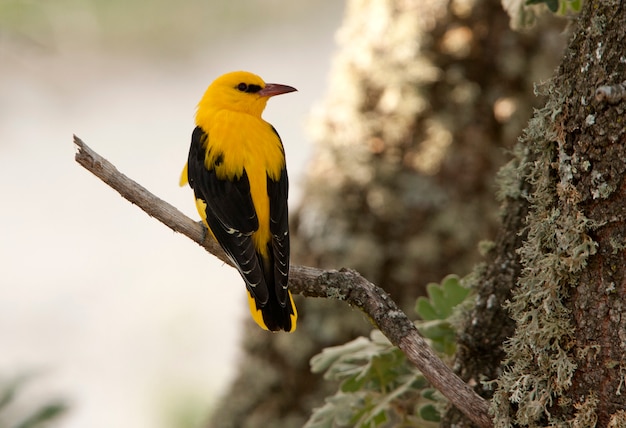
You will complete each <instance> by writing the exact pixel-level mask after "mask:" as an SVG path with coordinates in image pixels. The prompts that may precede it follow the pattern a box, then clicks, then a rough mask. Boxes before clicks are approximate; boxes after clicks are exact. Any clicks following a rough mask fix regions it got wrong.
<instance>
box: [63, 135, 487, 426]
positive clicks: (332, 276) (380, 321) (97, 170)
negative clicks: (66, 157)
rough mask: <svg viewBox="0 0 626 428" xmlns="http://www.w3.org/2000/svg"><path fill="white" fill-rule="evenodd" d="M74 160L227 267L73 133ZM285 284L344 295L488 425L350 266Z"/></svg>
mask: <svg viewBox="0 0 626 428" xmlns="http://www.w3.org/2000/svg"><path fill="white" fill-rule="evenodd" d="M74 144H76V147H77V152H76V156H75V159H76V162H78V163H79V164H81V165H82V166H83V167H84V168H86V169H87V170H89V171H90V172H91V173H93V174H94V175H95V176H97V177H98V178H100V179H101V180H102V181H104V182H105V183H106V184H108V185H109V186H110V187H112V188H113V189H115V190H116V191H117V192H119V194H120V195H122V196H123V197H124V198H125V199H127V200H128V201H130V202H132V203H133V204H135V205H137V206H138V207H139V208H141V209H142V210H143V211H145V212H146V213H147V214H148V215H149V216H151V217H154V218H156V219H157V220H159V221H160V222H162V223H163V224H165V225H166V226H168V227H169V228H170V229H172V230H173V231H174V232H178V233H182V234H183V235H185V236H187V237H188V238H189V239H191V240H192V241H194V242H196V243H197V244H199V245H200V246H201V247H203V248H204V249H205V250H207V251H208V252H209V253H211V254H213V255H214V256H216V257H217V258H219V259H220V260H222V261H223V262H224V263H227V264H229V265H231V266H232V262H231V261H230V260H229V259H228V257H227V256H226V254H225V253H224V251H223V250H222V249H221V247H220V246H219V244H217V242H215V241H214V240H213V239H211V238H210V235H209V234H207V233H206V229H205V227H204V226H203V225H202V224H201V223H199V222H195V221H193V220H191V219H190V218H189V217H187V216H185V215H184V214H183V213H181V212H180V211H179V210H177V209H176V208H174V207H173V206H172V205H170V204H169V203H167V202H165V201H163V200H162V199H159V198H158V197H156V196H154V195H153V194H152V193H150V192H149V191H148V190H147V189H145V188H144V187H142V186H141V185H139V184H138V183H136V182H135V181H133V180H131V179H130V178H128V177H126V176H125V175H124V174H122V173H121V172H119V171H118V170H117V168H115V166H113V165H112V164H111V163H110V162H109V161H107V160H106V159H104V158H103V157H102V156H100V155H99V154H97V153H96V152H94V151H93V150H92V149H91V148H89V146H87V145H86V144H85V143H84V142H83V141H82V140H81V139H80V138H78V137H77V136H74ZM289 287H290V289H291V290H292V291H293V292H294V293H299V294H302V295H304V296H307V297H322V298H327V299H337V300H344V301H345V302H346V303H348V304H349V305H352V306H356V307H358V308H359V309H361V310H362V311H363V312H365V313H366V314H367V315H368V316H369V317H370V319H371V320H372V322H373V323H374V324H375V325H376V327H377V328H378V329H379V330H380V331H381V332H382V333H383V334H384V335H385V336H386V337H387V338H388V339H389V340H390V341H391V343H393V344H394V345H395V346H397V347H398V348H400V349H401V350H402V351H403V352H404V353H405V355H406V357H407V358H408V360H409V361H410V362H411V363H412V364H414V365H415V366H416V367H417V368H418V369H419V370H420V371H421V372H422V374H423V375H424V377H425V378H426V379H428V381H429V382H430V383H431V384H432V385H433V386H434V387H435V388H437V389H438V390H439V391H440V392H441V393H442V394H443V395H444V396H445V397H446V398H447V399H448V400H450V403H452V404H453V405H454V406H456V407H457V408H458V409H459V410H461V411H462V412H463V413H464V414H465V415H466V416H467V417H468V418H470V419H471V420H472V421H473V422H474V423H475V424H477V425H478V426H480V427H485V428H487V427H493V423H492V421H491V417H490V416H489V411H488V405H487V402H486V401H485V400H484V399H483V398H482V397H480V396H479V395H478V394H476V393H475V392H474V391H473V390H472V389H471V388H470V387H469V386H468V385H467V384H466V383H465V382H463V381H462V380H461V379H460V378H459V377H458V376H456V375H455V374H454V373H453V372H452V370H450V368H449V367H448V366H446V365H445V364H444V363H443V361H441V359H440V358H439V357H437V355H436V354H435V353H434V351H433V350H432V349H431V348H430V347H429V346H428V344H427V343H426V341H425V340H424V339H423V338H422V337H421V336H420V334H419V332H418V331H417V328H416V327H415V324H413V322H412V321H411V320H410V319H409V318H408V317H407V316H406V314H404V312H402V311H401V310H400V309H399V308H398V306H397V305H396V303H395V302H394V301H393V300H392V299H391V297H390V296H389V295H388V294H387V293H386V292H385V291H384V290H383V289H381V288H380V287H377V286H376V285H374V284H372V283H371V282H369V281H368V280H366V279H365V278H363V277H362V276H361V275H360V274H359V273H358V272H355V271H353V270H350V269H341V270H322V269H317V268H312V267H307V266H291V270H290V271H289Z"/></svg>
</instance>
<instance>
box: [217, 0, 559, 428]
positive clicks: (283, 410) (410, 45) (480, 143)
mask: <svg viewBox="0 0 626 428" xmlns="http://www.w3.org/2000/svg"><path fill="white" fill-rule="evenodd" d="M508 23H509V18H508V17H507V16H506V14H505V13H504V12H503V11H502V9H501V6H500V5H499V3H498V2H497V1H496V0H476V1H449V0H428V1H423V0H421V1H417V0H408V1H407V0H350V1H349V2H348V7H347V11H346V16H345V21H344V23H343V25H342V28H341V30H340V32H339V41H340V45H341V46H340V50H339V53H338V55H337V57H336V59H335V65H334V68H333V70H332V74H331V83H330V86H329V91H328V97H327V99H326V100H325V101H324V103H323V105H322V106H321V107H319V108H318V109H317V112H316V113H315V114H314V115H313V118H312V121H311V122H312V124H311V130H312V133H313V135H314V139H315V142H316V153H315V156H314V159H313V161H312V162H311V165H310V168H309V171H308V175H307V177H306V181H305V191H304V195H305V196H304V197H303V202H302V205H301V207H300V209H298V210H297V211H296V212H295V213H294V215H293V216H292V223H291V231H292V236H293V239H292V254H293V260H294V261H295V262H296V263H300V264H305V265H313V266H319V267H323V268H340V267H349V268H353V269H355V270H358V271H359V272H361V273H362V274H363V275H364V276H365V277H366V278H368V279H369V280H370V281H372V282H374V283H376V284H378V285H380V286H381V287H383V288H384V289H385V290H386V291H387V292H389V293H390V294H391V296H392V297H393V298H394V300H396V301H397V302H398V303H399V304H400V306H401V307H402V308H403V309H404V310H405V311H408V312H410V311H411V310H412V307H413V305H414V302H415V299H416V298H417V297H418V296H419V295H421V294H423V292H424V289H425V286H426V284H428V283H429V282H432V281H437V282H438V281H440V280H441V279H442V278H443V277H444V276H445V275H447V274H449V273H457V274H459V275H464V274H466V273H468V272H469V271H470V270H471V267H472V266H473V265H474V263H476V261H478V260H479V259H480V256H479V254H478V251H477V244H478V242H479V241H480V240H482V239H486V238H489V237H493V235H494V232H495V229H496V226H495V225H496V224H497V202H496V201H495V198H494V196H493V193H494V191H493V187H492V182H493V177H494V175H495V172H496V171H497V169H498V168H499V166H500V165H501V164H502V163H503V162H504V159H505V150H506V149H507V148H511V147H512V146H513V143H514V141H515V139H516V138H517V136H518V135H519V132H520V130H521V129H522V127H523V125H524V123H525V122H526V120H527V118H528V117H529V116H530V112H531V109H532V106H533V104H534V103H537V99H536V98H535V97H534V96H533V95H532V84H533V83H532V82H534V81H536V80H540V79H542V78H543V77H547V76H549V75H550V74H551V71H552V70H553V68H554V66H555V63H553V62H552V61H553V60H554V58H558V55H555V54H554V52H555V51H556V52H559V36H558V31H550V30H548V29H547V27H544V28H543V29H542V31H538V32H536V33H534V34H520V33H515V32H513V31H511V30H510V29H509V26H508ZM296 303H297V305H298V307H299V313H300V314H301V319H300V320H299V326H298V332H297V333H296V334H295V335H291V336H288V337H286V336H282V335H279V336H268V335H265V334H263V333H262V332H258V331H257V330H255V329H246V333H245V338H244V340H243V347H244V356H243V357H242V362H241V365H240V368H239V374H238V377H237V379H236V381H235V383H234V384H233V386H232V388H231V389H230V391H229V392H228V393H227V395H226V396H225V397H224V399H223V400H222V402H221V403H222V404H221V405H220V407H219V409H218V410H217V411H216V413H215V415H214V417H213V418H212V420H211V422H210V426H215V427H230V426H232V427H235V426H237V427H258V426H263V425H268V426H273V427H292V426H301V425H302V424H303V422H304V421H305V420H306V419H307V418H308V416H309V414H310V411H311V409H312V408H313V407H315V406H319V405H321V404H322V400H323V397H324V396H326V395H328V393H329V392H330V391H333V390H334V389H335V385H331V384H329V383H328V382H326V381H324V380H322V379H321V378H319V377H313V376H312V375H311V374H310V373H309V364H308V361H309V359H310V357H312V356H313V355H314V354H316V353H318V352H319V351H320V350H321V349H322V348H324V347H326V346H331V345H336V344H339V343H344V342H346V341H347V340H349V339H352V338H353V337H355V336H356V335H360V334H366V333H367V331H368V330H369V329H370V328H371V324H370V323H369V322H368V321H367V320H366V319H364V317H363V316H362V315H360V314H359V313H357V312H356V311H353V312H351V313H349V312H348V313H347V312H346V311H345V308H344V307H342V306H341V305H335V304H332V303H331V302H329V301H327V300H323V301H316V300H314V299H306V300H305V301H303V300H300V299H299V300H298V301H297V302H296ZM498 343H499V342H498ZM259 373H262V374H261V375H260V374H259Z"/></svg>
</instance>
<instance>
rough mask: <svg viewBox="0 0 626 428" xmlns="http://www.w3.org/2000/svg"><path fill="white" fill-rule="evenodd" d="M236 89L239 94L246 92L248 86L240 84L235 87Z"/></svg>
mask: <svg viewBox="0 0 626 428" xmlns="http://www.w3.org/2000/svg"><path fill="white" fill-rule="evenodd" d="M237 89H238V90H240V91H241V92H246V90H247V89H248V85H246V84H245V83H243V82H242V83H240V84H238V85H237Z"/></svg>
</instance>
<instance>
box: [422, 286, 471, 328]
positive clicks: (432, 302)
mask: <svg viewBox="0 0 626 428" xmlns="http://www.w3.org/2000/svg"><path fill="white" fill-rule="evenodd" d="M426 291H427V293H428V298H426V297H420V298H419V299H417V303H416V306H415V311H416V312H417V314H418V315H419V316H420V317H421V318H422V319H423V320H427V321H431V320H444V319H446V318H448V317H449V316H450V315H452V312H453V310H454V307H455V306H457V305H458V304H459V303H461V302H463V300H465V298H466V297H467V295H468V294H469V289H467V288H465V287H463V286H462V285H461V283H460V281H459V277H458V276H456V275H448V276H446V277H445V278H444V279H443V280H442V281H441V285H439V284H436V283H431V284H428V286H427V287H426Z"/></svg>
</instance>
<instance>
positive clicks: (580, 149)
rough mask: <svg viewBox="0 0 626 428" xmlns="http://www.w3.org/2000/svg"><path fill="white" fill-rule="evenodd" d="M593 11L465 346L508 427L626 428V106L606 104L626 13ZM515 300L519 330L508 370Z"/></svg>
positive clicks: (485, 278) (516, 177)
mask: <svg viewBox="0 0 626 428" xmlns="http://www.w3.org/2000/svg"><path fill="white" fill-rule="evenodd" d="M583 7H584V10H583V11H582V13H581V16H580V17H579V19H578V22H577V24H576V28H575V29H574V32H573V37H572V40H571V42H570V45H569V48H568V49H567V51H566V53H565V56H564V58H563V61H562V63H561V65H560V67H559V69H558V71H557V74H556V76H555V78H554V79H553V80H552V81H551V82H549V83H547V84H545V85H544V87H543V91H545V92H546V93H547V94H548V100H547V103H546V105H545V106H544V107H543V108H542V109H541V110H539V111H537V112H536V114H535V116H534V118H533V119H532V120H531V121H530V123H529V125H528V127H527V128H526V131H525V132H524V137H523V139H522V141H521V142H520V144H519V146H518V148H517V149H516V150H515V153H516V157H515V159H514V160H513V161H512V162H511V164H510V165H509V166H508V167H507V168H505V169H504V170H503V172H502V174H501V175H502V184H501V192H502V193H503V194H505V195H506V196H507V198H508V199H507V204H506V208H505V219H506V220H507V221H505V224H504V230H503V232H502V237H501V238H500V239H499V241H498V243H497V245H496V247H495V248H496V252H495V253H496V254H495V255H494V257H493V259H492V261H491V263H490V265H489V267H488V268H487V269H486V270H484V271H483V272H482V273H481V274H480V275H478V278H479V279H478V280H477V281H476V283H477V284H478V288H479V296H480V298H479V299H478V301H477V305H476V307H475V308H474V310H473V312H472V313H471V315H470V317H469V318H468V321H470V322H468V323H466V327H465V330H464V331H463V333H462V335H461V339H462V346H461V347H460V348H459V352H458V355H457V365H458V369H459V371H460V372H461V373H462V375H463V376H464V377H465V378H466V379H472V380H473V381H475V382H478V381H480V380H491V379H496V378H497V382H496V383H495V386H497V389H496V391H495V395H494V397H493V405H492V407H493V409H494V411H495V416H496V417H495V420H496V426H499V427H506V426H511V425H514V426H529V427H538V426H541V427H543V426H559V427H561V426H563V427H565V426H567V427H595V426H598V427H623V426H626V413H625V412H624V409H626V394H624V393H623V392H624V391H623V390H624V388H625V384H624V380H625V376H626V358H625V357H624V355H626V316H624V313H626V312H625V311H626V303H624V302H626V278H625V274H624V272H625V269H626V251H625V248H626V245H624V243H625V242H626V208H625V207H626V181H625V180H624V174H625V172H626V127H625V125H624V119H625V111H626V98H622V99H621V100H620V98H619V97H616V99H615V100H610V101H611V102H607V100H598V99H596V98H595V93H596V89H597V88H598V87H600V86H603V85H616V84H619V83H620V82H622V81H623V80H624V78H625V76H626V60H625V59H624V46H625V42H626V34H625V32H624V28H626V7H625V5H624V2H623V1H600V0H589V1H586V2H585V3H584V6H583ZM616 89H617V90H618V91H619V87H616ZM624 92H626V90H625V91H624ZM600 95H602V94H600ZM612 103H613V104H612ZM520 232H523V234H522V235H520ZM516 254H517V255H519V259H517V257H516ZM507 289H509V290H513V291H512V295H509V294H507ZM506 298H509V299H511V300H510V303H508V304H506V309H507V311H508V314H509V315H510V316H511V317H512V318H513V319H514V320H515V326H514V333H513V334H512V337H511V338H510V340H509V341H508V342H507V344H506V346H505V361H504V364H503V365H500V364H499V363H498V360H499V358H500V357H501V354H500V351H499V349H501V347H500V346H499V344H500V343H502V342H503V340H504V338H505V337H506V335H507V332H506V331H502V329H501V319H502V317H503V316H504V314H503V312H502V309H501V306H500V304H501V303H503V302H504V299H506ZM481 332H483V333H481ZM484 332H488V333H484ZM483 340H484V341H483ZM489 349H493V350H497V353H494V352H490V351H489ZM492 386H493V385H492ZM483 392H484V393H485V394H487V395H488V392H487V391H486V390H485V391H483ZM451 413H453V412H451ZM453 422H454V424H455V425H454V426H456V427H460V426H470V425H471V424H470V423H469V422H467V421H465V420H463V419H462V418H456V417H454V416H453V415H452V414H449V415H448V418H447V426H452V423H453Z"/></svg>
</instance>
